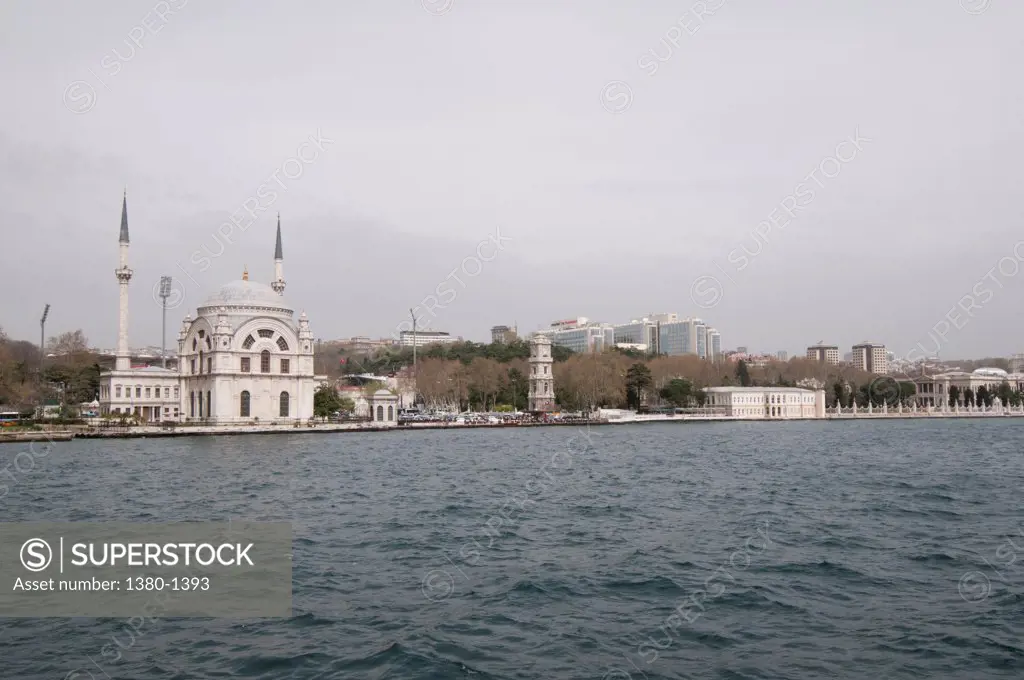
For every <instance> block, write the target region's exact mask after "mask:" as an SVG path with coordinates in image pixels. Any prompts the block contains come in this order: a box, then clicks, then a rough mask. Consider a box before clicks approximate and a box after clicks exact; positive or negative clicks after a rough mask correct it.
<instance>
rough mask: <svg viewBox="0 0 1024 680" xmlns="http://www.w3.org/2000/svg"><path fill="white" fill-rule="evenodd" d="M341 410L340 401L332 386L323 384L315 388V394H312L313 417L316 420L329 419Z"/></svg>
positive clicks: (335, 389)
mask: <svg viewBox="0 0 1024 680" xmlns="http://www.w3.org/2000/svg"><path fill="white" fill-rule="evenodd" d="M348 401H349V402H351V401H352V400H351V399H348ZM341 410H342V400H341V398H340V397H339V396H338V390H337V388H336V387H335V386H334V385H332V384H331V383H324V384H322V385H320V386H319V387H317V388H316V392H314V393H313V415H315V416H316V417H317V418H329V417H331V416H333V415H334V414H335V413H337V412H338V411H341Z"/></svg>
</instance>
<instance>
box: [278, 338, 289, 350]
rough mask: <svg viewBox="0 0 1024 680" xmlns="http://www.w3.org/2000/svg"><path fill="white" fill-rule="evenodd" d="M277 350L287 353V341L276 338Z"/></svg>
mask: <svg viewBox="0 0 1024 680" xmlns="http://www.w3.org/2000/svg"><path fill="white" fill-rule="evenodd" d="M277 348H278V349H280V350H281V351H282V352H287V351H288V341H287V340H285V339H284V338H283V337H282V338H278V339H277Z"/></svg>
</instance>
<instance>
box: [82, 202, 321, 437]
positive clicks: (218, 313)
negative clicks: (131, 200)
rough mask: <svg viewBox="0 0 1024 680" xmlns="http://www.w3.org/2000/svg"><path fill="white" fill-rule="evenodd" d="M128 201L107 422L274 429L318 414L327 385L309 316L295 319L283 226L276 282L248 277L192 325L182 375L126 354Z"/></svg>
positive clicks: (209, 303) (104, 384)
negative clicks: (136, 362) (135, 364)
mask: <svg viewBox="0 0 1024 680" xmlns="http://www.w3.org/2000/svg"><path fill="white" fill-rule="evenodd" d="M128 248H129V239H128V198H127V195H126V196H125V198H124V201H123V203H122V205H121V236H120V266H119V267H118V268H117V269H116V270H115V272H114V273H115V275H116V276H117V280H118V283H119V285H120V290H121V300H120V318H119V322H118V334H117V355H116V359H115V364H114V368H113V370H110V371H106V372H104V373H103V374H102V375H101V378H100V410H101V414H102V415H112V416H117V415H119V414H126V415H135V416H138V417H139V418H140V419H141V420H142V421H144V422H157V421H177V422H201V423H204V424H211V425H221V424H234V425H241V424H250V423H258V424H264V423H268V424H272V423H284V422H294V421H305V420H308V419H309V418H311V417H312V416H313V393H314V392H315V390H316V386H317V385H318V384H320V383H321V382H322V381H323V380H325V379H326V378H319V377H315V376H314V375H313V334H312V332H311V331H310V328H309V319H307V318H306V314H305V312H303V313H302V314H301V315H300V316H299V320H298V324H296V323H295V321H294V314H295V312H294V308H293V307H291V306H290V305H289V304H288V303H287V302H286V301H285V299H284V297H283V294H284V288H285V282H284V278H283V267H284V258H283V253H282V248H281V218H280V216H278V220H277V244H276V249H275V252H274V281H273V282H272V283H271V284H270V285H269V286H267V285H264V284H262V283H256V282H255V281H250V280H249V273H248V271H246V272H245V273H244V274H243V275H242V279H241V280H240V281H232V282H231V283H228V284H226V285H224V286H223V287H221V288H220V290H218V291H216V292H215V293H213V294H212V295H211V296H210V297H209V298H207V300H206V301H205V302H203V304H202V305H200V306H199V308H198V309H197V310H196V318H195V319H193V318H192V317H191V315H188V316H186V317H185V319H184V321H183V322H182V326H181V331H180V332H179V334H178V367H177V369H165V368H160V367H155V366H147V367H145V368H132V365H131V354H130V352H129V349H128V283H129V282H130V281H131V279H132V273H133V272H132V270H131V269H129V268H128Z"/></svg>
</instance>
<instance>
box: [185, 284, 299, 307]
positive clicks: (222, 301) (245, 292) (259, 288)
mask: <svg viewBox="0 0 1024 680" xmlns="http://www.w3.org/2000/svg"><path fill="white" fill-rule="evenodd" d="M204 307H205V308H209V307H213V308H215V309H217V311H218V313H224V312H221V311H220V308H222V307H223V308H226V311H227V312H228V313H230V310H231V308H232V307H271V308H274V309H279V310H281V311H284V312H288V313H289V314H291V313H292V311H293V310H292V307H291V306H290V305H289V304H288V303H287V302H285V300H284V298H283V297H282V296H280V295H278V294H277V293H276V292H274V289H273V288H271V287H270V286H268V285H266V284H262V283H257V282H255V281H246V280H244V279H243V280H239V281H232V282H231V283H227V284H224V285H223V286H221V288H220V290H218V291H217V292H216V293H214V294H213V295H211V296H210V297H208V298H207V299H206V302H204V303H203V304H202V305H201V306H200V309H202V308H204Z"/></svg>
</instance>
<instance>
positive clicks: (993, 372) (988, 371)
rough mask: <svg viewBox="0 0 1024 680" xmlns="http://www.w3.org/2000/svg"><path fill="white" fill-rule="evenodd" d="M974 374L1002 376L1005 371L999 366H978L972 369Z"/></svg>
mask: <svg viewBox="0 0 1024 680" xmlns="http://www.w3.org/2000/svg"><path fill="white" fill-rule="evenodd" d="M974 375H990V376H996V377H998V376H1004V375H1006V371H1004V370H1003V369H1001V368H978V369H975V370H974Z"/></svg>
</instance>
